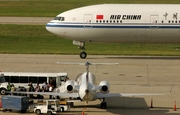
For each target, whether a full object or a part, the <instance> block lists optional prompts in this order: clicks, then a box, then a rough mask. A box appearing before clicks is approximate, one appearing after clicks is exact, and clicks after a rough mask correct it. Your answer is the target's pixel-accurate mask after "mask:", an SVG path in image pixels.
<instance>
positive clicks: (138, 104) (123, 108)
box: [75, 97, 179, 115]
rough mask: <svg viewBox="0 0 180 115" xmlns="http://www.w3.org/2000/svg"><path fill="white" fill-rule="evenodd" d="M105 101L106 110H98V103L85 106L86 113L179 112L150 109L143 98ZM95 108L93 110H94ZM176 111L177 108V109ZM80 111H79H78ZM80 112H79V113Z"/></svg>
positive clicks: (160, 114) (149, 114) (157, 114)
mask: <svg viewBox="0 0 180 115" xmlns="http://www.w3.org/2000/svg"><path fill="white" fill-rule="evenodd" d="M106 101H107V108H106V109H101V108H100V101H99V104H95V105H93V104H92V105H91V104H90V105H89V104H88V105H86V106H85V108H86V113H89V114H90V113H91V112H92V113H99V112H102V113H104V114H107V112H109V113H112V114H118V115H144V114H146V115H165V114H166V115H175V114H179V112H174V113H169V111H170V110H172V111H173V108H168V107H153V108H150V106H149V105H151V104H150V103H149V105H147V103H146V101H145V100H144V98H137V97H113V98H106ZM83 107H84V106H83V105H78V106H75V108H83ZM94 108H95V109H94ZM177 109H178V108H177ZM80 110H81V109H80ZM79 112H80V111H79Z"/></svg>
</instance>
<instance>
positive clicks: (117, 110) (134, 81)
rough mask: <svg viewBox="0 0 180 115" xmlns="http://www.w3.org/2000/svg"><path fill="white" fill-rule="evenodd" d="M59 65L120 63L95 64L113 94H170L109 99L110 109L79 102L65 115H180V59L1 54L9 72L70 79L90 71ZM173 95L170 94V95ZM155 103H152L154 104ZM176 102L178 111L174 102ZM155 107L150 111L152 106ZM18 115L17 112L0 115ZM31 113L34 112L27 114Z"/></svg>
mask: <svg viewBox="0 0 180 115" xmlns="http://www.w3.org/2000/svg"><path fill="white" fill-rule="evenodd" d="M56 62H81V63H82V62H84V63H85V62H91V63H119V65H91V66H90V71H91V72H92V73H94V74H95V76H96V79H97V83H99V82H100V81H102V80H107V81H108V82H109V83H110V87H111V89H110V92H114V93H115V92H119V93H165V94H166V95H158V96H157V95H156V96H141V97H117V98H108V99H107V103H108V108H107V109H100V105H99V104H100V101H99V100H97V101H93V102H89V103H88V105H85V104H84V102H79V103H75V108H71V110H70V111H69V112H64V113H62V114H67V115H68V114H69V115H70V114H71V115H80V114H82V113H81V112H82V106H85V107H86V109H85V115H92V114H97V115H132V114H133V115H144V114H146V115H176V114H177V115H179V114H180V98H179V95H180V57H151V56H143V57H138V56H108V55H105V56H100V55H98V56H97V55H88V57H87V58H86V59H80V58H79V56H78V55H38V54H37V55H35V54H0V71H5V72H12V71H13V72H67V73H68V75H69V78H70V79H75V78H76V76H77V75H78V73H80V72H84V71H85V70H86V68H85V66H83V65H61V64H57V63H56ZM169 93H170V94H169ZM151 101H152V103H151ZM175 101H176V111H174V103H175ZM151 106H152V107H153V108H150V107H151ZM0 114H1V115H5V114H8V115H17V114H19V113H16V112H12V113H10V112H7V113H3V112H0ZM23 114H27V115H28V114H29V115H30V114H31V115H33V114H34V113H23Z"/></svg>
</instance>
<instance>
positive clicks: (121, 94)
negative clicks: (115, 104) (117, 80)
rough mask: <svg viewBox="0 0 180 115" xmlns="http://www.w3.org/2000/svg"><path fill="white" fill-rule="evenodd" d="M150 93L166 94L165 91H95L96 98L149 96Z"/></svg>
mask: <svg viewBox="0 0 180 115" xmlns="http://www.w3.org/2000/svg"><path fill="white" fill-rule="evenodd" d="M151 95H167V94H165V93H107V94H103V93H101V92H97V93H96V98H97V99H101V98H106V97H136V96H151Z"/></svg>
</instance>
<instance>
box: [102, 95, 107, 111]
mask: <svg viewBox="0 0 180 115" xmlns="http://www.w3.org/2000/svg"><path fill="white" fill-rule="evenodd" d="M101 108H104V109H106V108H107V102H106V101H105V98H103V100H102V102H101Z"/></svg>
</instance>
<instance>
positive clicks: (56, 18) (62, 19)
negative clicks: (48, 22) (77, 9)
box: [54, 16, 65, 21]
mask: <svg viewBox="0 0 180 115" xmlns="http://www.w3.org/2000/svg"><path fill="white" fill-rule="evenodd" d="M54 20H59V21H64V20H65V18H64V17H59V16H57V17H55V18H54Z"/></svg>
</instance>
